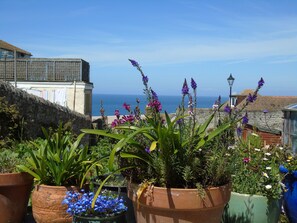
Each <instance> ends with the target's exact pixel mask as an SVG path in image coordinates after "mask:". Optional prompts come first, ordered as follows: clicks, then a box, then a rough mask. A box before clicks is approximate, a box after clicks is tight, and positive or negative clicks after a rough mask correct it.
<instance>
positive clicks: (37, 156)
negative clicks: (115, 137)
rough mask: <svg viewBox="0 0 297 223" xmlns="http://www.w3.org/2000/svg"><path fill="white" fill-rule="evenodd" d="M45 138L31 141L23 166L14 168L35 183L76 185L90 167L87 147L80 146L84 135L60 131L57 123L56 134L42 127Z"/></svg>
mask: <svg viewBox="0 0 297 223" xmlns="http://www.w3.org/2000/svg"><path fill="white" fill-rule="evenodd" d="M42 131H43V133H44V135H45V139H37V140H34V141H32V142H31V143H32V145H33V148H34V149H33V150H30V151H28V152H29V157H28V158H27V159H26V160H27V164H25V165H18V168H19V169H20V170H22V171H25V172H28V173H29V174H31V175H32V176H33V177H34V178H35V181H36V182H37V183H39V184H47V185H57V186H60V185H63V186H67V185H79V184H80V182H81V180H82V178H83V176H84V174H85V172H86V171H87V169H88V167H89V166H90V164H91V162H92V161H91V158H90V155H89V154H88V148H87V147H86V146H81V145H80V141H81V139H82V138H83V136H84V134H80V135H79V136H78V137H77V138H75V137H74V136H73V134H72V133H71V132H69V131H65V130H63V127H62V124H61V123H60V125H59V128H58V129H57V131H56V132H51V131H47V130H46V129H44V128H42Z"/></svg>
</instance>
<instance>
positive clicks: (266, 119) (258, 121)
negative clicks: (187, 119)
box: [97, 108, 284, 132]
mask: <svg viewBox="0 0 297 223" xmlns="http://www.w3.org/2000/svg"><path fill="white" fill-rule="evenodd" d="M212 113H213V110H212V109H209V108H198V109H197V121H198V123H204V122H205V121H206V120H207V119H208V118H209V117H210V115H211V114H212ZM225 115H226V113H225V112H223V111H222V112H220V116H221V118H222V117H223V116H225ZM97 118H100V117H97ZM115 118H116V117H115V116H108V124H111V123H112V121H113V120H114V119H115ZM248 118H249V124H250V125H255V126H261V127H265V128H268V129H273V130H279V131H281V132H282V131H283V122H284V119H283V112H282V111H272V112H268V113H263V112H262V111H249V112H248ZM218 119H219V117H218V114H217V115H216V116H215V117H214V119H213V122H212V123H211V124H210V128H213V127H214V126H216V125H217V122H218Z"/></svg>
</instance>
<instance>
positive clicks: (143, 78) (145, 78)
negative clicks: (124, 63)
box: [142, 75, 148, 85]
mask: <svg viewBox="0 0 297 223" xmlns="http://www.w3.org/2000/svg"><path fill="white" fill-rule="evenodd" d="M142 82H143V84H144V85H146V84H147V82H148V77H147V76H144V75H143V76H142Z"/></svg>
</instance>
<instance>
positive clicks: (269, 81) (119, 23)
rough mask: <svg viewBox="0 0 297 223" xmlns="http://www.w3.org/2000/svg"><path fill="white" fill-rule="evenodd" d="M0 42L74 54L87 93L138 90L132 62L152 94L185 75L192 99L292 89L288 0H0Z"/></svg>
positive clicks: (295, 76)
mask: <svg viewBox="0 0 297 223" xmlns="http://www.w3.org/2000/svg"><path fill="white" fill-rule="evenodd" d="M0 2H1V7H0V15H1V19H0V27H1V28H0V39H2V40H4V41H7V42H9V43H11V44H13V45H16V46H18V47H20V48H22V49H25V50H27V51H29V52H31V53H32V54H33V56H34V57H53V58H55V57H58V58H60V57H65V58H82V59H84V60H86V61H88V62H89V63H90V66H91V81H92V82H93V83H94V90H93V92H94V93H105V94H142V89H143V86H142V82H141V78H140V75H139V73H138V72H137V70H136V69H134V68H133V67H132V66H131V65H130V64H129V61H128V58H131V59H135V60H137V61H138V62H139V64H140V65H141V66H142V68H143V70H144V72H145V74H146V75H148V77H149V83H150V85H151V86H152V87H153V89H154V90H155V91H156V92H157V93H158V94H159V95H179V94H180V91H181V87H182V83H183V80H184V78H187V79H190V78H191V77H193V78H194V79H195V80H196V82H197V84H198V95H199V96H217V95H222V96H228V94H229V86H228V83H227V80H226V79H227V78H228V76H229V74H230V73H232V75H233V76H234V77H235V82H234V86H233V92H234V93H240V92H241V91H243V90H244V89H247V88H255V87H256V86H257V82H258V80H259V79H260V78H261V77H263V79H264V80H265V82H266V83H265V86H264V87H263V89H261V92H260V94H262V95H292V96H293V95H295V96H296V95H297V1H295V0H278V1H277V0H267V1H264V0H246V1H244V0H238V1H232V0H229V1H227V0H209V1H199V0H150V1H140V0H125V1H123V0H109V1H102V0H97V1H95V0H93V1H92V0H89V1H82V0H81V1H78V0H72V1H70V0H69V1H66V0H65V1H57V0H51V1H40V0H39V1H37V0H26V1H23V0H19V1H16V0H0Z"/></svg>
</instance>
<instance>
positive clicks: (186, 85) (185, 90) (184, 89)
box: [182, 79, 189, 95]
mask: <svg viewBox="0 0 297 223" xmlns="http://www.w3.org/2000/svg"><path fill="white" fill-rule="evenodd" d="M182 94H183V95H187V94H189V87H188V84H187V80H186V79H185V81H184V84H183V88H182Z"/></svg>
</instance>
